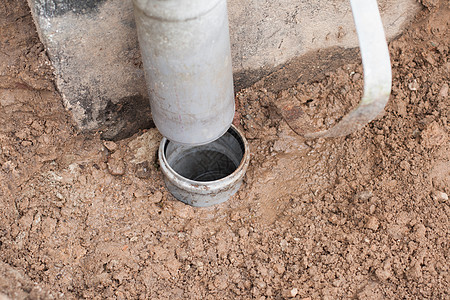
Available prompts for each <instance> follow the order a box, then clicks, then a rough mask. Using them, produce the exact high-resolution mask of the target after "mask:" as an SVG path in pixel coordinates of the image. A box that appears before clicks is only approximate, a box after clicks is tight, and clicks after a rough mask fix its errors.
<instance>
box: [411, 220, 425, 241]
mask: <svg viewBox="0 0 450 300" xmlns="http://www.w3.org/2000/svg"><path fill="white" fill-rule="evenodd" d="M413 229H414V234H413V238H414V240H415V241H417V242H423V241H425V239H426V233H427V228H426V227H425V225H423V224H421V223H419V224H416V225H414V228H413Z"/></svg>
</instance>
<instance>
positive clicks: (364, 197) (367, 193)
mask: <svg viewBox="0 0 450 300" xmlns="http://www.w3.org/2000/svg"><path fill="white" fill-rule="evenodd" d="M357 197H358V199H360V200H362V201H367V200H369V199H370V198H372V192H371V191H362V192H360V193H359V194H358V195H357Z"/></svg>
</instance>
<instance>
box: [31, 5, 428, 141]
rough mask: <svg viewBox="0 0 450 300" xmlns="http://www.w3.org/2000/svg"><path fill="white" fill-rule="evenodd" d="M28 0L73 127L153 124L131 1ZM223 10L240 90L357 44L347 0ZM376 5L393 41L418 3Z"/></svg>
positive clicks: (126, 128) (110, 131)
mask: <svg viewBox="0 0 450 300" xmlns="http://www.w3.org/2000/svg"><path fill="white" fill-rule="evenodd" d="M28 1H29V4H30V7H31V9H32V13H33V16H34V18H35V21H36V24H37V28H38V32H39V35H40V37H41V40H42V41H43V43H44V44H45V46H46V47H47V50H48V54H49V56H50V59H51V61H52V62H53V64H54V67H55V72H56V78H57V82H56V84H57V87H58V89H59V90H60V92H61V94H62V96H63V99H64V104H65V106H66V108H67V109H69V110H70V111H71V112H72V114H73V117H74V119H75V121H76V123H77V125H78V127H79V128H80V129H81V130H83V131H90V130H102V131H103V135H104V137H105V138H112V139H119V138H123V137H126V136H128V135H130V134H133V133H134V132H136V131H137V130H138V129H139V128H145V127H148V126H150V124H151V118H150V110H149V105H148V96H147V93H146V87H145V80H144V74H143V70H142V63H141V59H140V52H139V48H138V42H137V36H136V28H135V24H134V16H133V7H132V3H131V0H86V1H77V0H28ZM228 7H229V18H230V35H231V45H232V57H233V67H234V73H235V86H236V88H237V89H239V88H242V87H245V86H248V85H250V84H252V83H253V82H255V81H256V80H257V79H259V78H260V77H261V76H263V75H267V74H268V73H270V72H271V71H273V70H275V69H276V68H277V67H278V66H280V65H282V64H284V63H286V62H287V61H289V60H291V59H293V58H295V57H299V56H302V55H304V54H306V53H307V52H309V51H313V50H317V49H323V48H329V47H336V46H338V47H343V48H352V47H356V46H357V45H358V41H357V37H356V31H355V29H354V25H353V19H352V13H351V9H350V4H349V1H348V0H332V1H324V0H315V1H310V0H279V1H272V0H229V1H228ZM379 7H380V10H381V14H382V19H383V23H384V25H385V30H386V35H387V37H388V39H391V38H393V37H395V36H396V35H398V34H399V33H400V32H401V30H402V28H403V27H404V26H405V24H407V23H408V21H409V20H411V19H412V17H413V16H414V14H415V13H416V12H417V10H418V9H419V8H420V5H419V4H418V3H417V2H416V0H379ZM299 72H301V70H299Z"/></svg>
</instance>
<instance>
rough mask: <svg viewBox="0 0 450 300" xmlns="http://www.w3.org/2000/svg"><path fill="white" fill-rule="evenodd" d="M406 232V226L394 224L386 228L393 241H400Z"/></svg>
mask: <svg viewBox="0 0 450 300" xmlns="http://www.w3.org/2000/svg"><path fill="white" fill-rule="evenodd" d="M407 231H408V228H407V227H406V226H402V225H396V224H389V225H388V226H387V232H388V234H389V235H390V236H391V237H392V238H393V239H395V240H400V239H401V238H403V236H404V235H405V234H406V232H407Z"/></svg>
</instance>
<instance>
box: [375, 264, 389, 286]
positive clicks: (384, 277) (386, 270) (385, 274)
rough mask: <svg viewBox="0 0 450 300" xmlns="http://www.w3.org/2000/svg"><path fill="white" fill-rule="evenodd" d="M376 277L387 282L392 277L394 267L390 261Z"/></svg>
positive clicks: (376, 272)
mask: <svg viewBox="0 0 450 300" xmlns="http://www.w3.org/2000/svg"><path fill="white" fill-rule="evenodd" d="M375 276H376V277H377V278H378V279H379V280H380V281H386V280H388V279H389V278H391V277H392V266H391V261H390V260H389V259H388V260H387V261H385V262H384V264H383V267H380V268H378V269H377V270H376V271H375Z"/></svg>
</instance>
